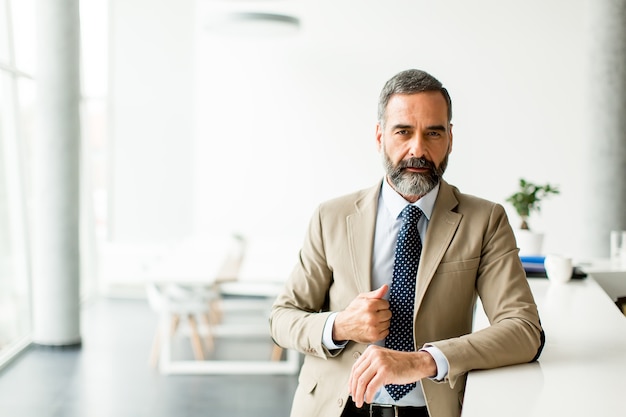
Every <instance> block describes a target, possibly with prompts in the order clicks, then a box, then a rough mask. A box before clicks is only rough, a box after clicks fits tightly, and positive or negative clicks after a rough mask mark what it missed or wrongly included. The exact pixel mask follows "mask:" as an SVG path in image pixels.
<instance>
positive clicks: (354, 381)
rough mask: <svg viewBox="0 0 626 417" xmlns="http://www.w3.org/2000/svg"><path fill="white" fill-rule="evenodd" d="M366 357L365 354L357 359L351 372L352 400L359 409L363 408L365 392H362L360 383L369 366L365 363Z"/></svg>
mask: <svg viewBox="0 0 626 417" xmlns="http://www.w3.org/2000/svg"><path fill="white" fill-rule="evenodd" d="M364 356H365V354H364V355H361V357H359V359H357V361H356V362H355V363H354V364H353V365H352V370H351V371H350V382H349V384H350V393H351V394H352V400H353V401H354V403H355V404H356V405H357V406H358V407H361V405H362V403H363V390H361V387H360V381H361V378H362V377H363V372H364V371H365V370H366V369H367V364H365V363H364Z"/></svg>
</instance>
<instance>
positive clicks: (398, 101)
mask: <svg viewBox="0 0 626 417" xmlns="http://www.w3.org/2000/svg"><path fill="white" fill-rule="evenodd" d="M385 115H386V118H387V120H388V121H389V120H392V119H414V118H419V119H425V120H428V121H429V122H434V121H437V122H438V123H442V124H447V119H448V106H447V103H446V100H445V99H444V97H443V94H441V92H439V91H424V92H420V93H413V94H394V95H392V96H391V98H390V99H389V102H388V103H387V108H386V111H385Z"/></svg>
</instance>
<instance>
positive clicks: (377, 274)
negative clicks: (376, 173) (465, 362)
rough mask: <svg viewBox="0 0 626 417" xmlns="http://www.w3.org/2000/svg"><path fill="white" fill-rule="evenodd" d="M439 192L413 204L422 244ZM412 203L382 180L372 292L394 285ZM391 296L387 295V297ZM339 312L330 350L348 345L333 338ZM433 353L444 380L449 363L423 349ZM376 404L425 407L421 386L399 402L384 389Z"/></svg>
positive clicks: (327, 336)
mask: <svg viewBox="0 0 626 417" xmlns="http://www.w3.org/2000/svg"><path fill="white" fill-rule="evenodd" d="M438 193H439V185H437V186H436V187H435V188H434V189H433V190H431V191H430V192H429V193H428V194H426V195H425V196H423V197H422V198H420V199H419V200H417V201H416V202H415V203H413V204H414V205H416V206H418V207H419V208H420V209H421V210H422V212H424V215H423V216H422V217H421V219H420V221H419V223H418V224H417V226H418V230H419V234H420V237H421V239H422V242H423V241H424V237H425V236H426V229H427V227H428V222H429V221H430V217H431V215H432V212H433V208H434V206H435V200H436V199H437V194H438ZM407 204H409V203H408V202H407V201H406V200H405V199H404V198H403V197H402V196H401V195H400V194H398V193H397V192H396V191H395V190H394V189H393V188H391V186H390V185H389V184H388V183H387V180H386V179H385V180H384V181H383V185H382V190H381V193H380V197H379V199H378V213H377V216H376V230H375V233H374V252H373V254H372V278H371V279H372V290H374V289H376V288H380V287H381V286H382V285H383V284H387V285H389V286H391V277H392V276H393V263H394V252H395V246H396V240H397V238H398V233H399V232H400V228H401V226H402V219H401V218H400V212H401V211H402V210H403V209H404V207H405V206H406V205H407ZM387 297H388V294H387V296H385V298H387ZM337 314H338V313H333V314H331V315H330V317H329V318H328V320H327V321H326V324H325V327H324V335H323V339H322V342H323V343H324V346H326V347H327V348H328V349H331V350H333V349H340V348H342V347H344V346H345V345H346V343H347V342H344V343H340V344H336V343H335V341H334V340H333V339H332V331H333V324H334V322H335V318H336V316H337ZM384 343H385V341H384V340H380V341H378V342H377V343H376V344H377V345H380V346H384ZM421 350H425V351H427V352H428V353H430V354H431V355H432V356H433V358H434V359H435V362H436V364H437V375H436V376H435V377H434V378H433V379H435V380H439V381H440V380H442V379H443V378H445V376H446V375H447V374H448V369H449V367H448V361H447V359H446V357H445V356H444V355H443V353H442V352H441V351H440V350H439V349H437V348H436V347H434V346H429V347H426V348H424V349H421ZM374 403H377V404H395V405H400V406H414V407H419V406H423V405H426V400H425V399H424V394H423V392H422V388H421V384H420V383H419V381H418V383H417V386H416V388H415V389H414V390H413V391H411V392H409V393H408V394H407V395H406V396H404V397H403V398H401V399H400V400H398V401H394V400H393V398H391V396H390V395H389V393H387V390H385V388H384V387H383V388H381V389H380V390H379V391H378V392H377V393H376V395H375V397H374Z"/></svg>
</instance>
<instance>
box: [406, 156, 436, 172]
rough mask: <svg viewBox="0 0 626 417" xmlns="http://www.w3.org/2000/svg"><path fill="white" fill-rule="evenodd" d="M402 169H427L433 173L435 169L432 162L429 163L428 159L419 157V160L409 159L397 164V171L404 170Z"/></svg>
mask: <svg viewBox="0 0 626 417" xmlns="http://www.w3.org/2000/svg"><path fill="white" fill-rule="evenodd" d="M404 168H427V169H429V170H431V171H434V170H435V169H436V166H435V163H434V162H432V161H429V160H428V159H426V158H424V157H421V158H409V159H405V160H403V161H400V163H398V169H404Z"/></svg>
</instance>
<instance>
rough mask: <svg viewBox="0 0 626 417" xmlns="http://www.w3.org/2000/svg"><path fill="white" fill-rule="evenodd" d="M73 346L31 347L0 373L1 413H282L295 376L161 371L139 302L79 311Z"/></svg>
mask: <svg viewBox="0 0 626 417" xmlns="http://www.w3.org/2000/svg"><path fill="white" fill-rule="evenodd" d="M81 327H82V329H83V330H82V337H83V342H82V346H81V347H80V348H76V349H71V348H63V349H60V348H48V347H42V346H36V345H33V346H31V347H29V348H28V349H27V350H26V351H25V352H24V353H22V354H21V355H20V356H18V357H17V358H16V359H15V360H14V361H13V362H11V363H10V364H9V365H8V366H6V367H5V368H4V369H3V370H2V371H0V414H1V415H2V416H16V417H142V416H146V417H147V416H150V417H161V416H172V417H200V416H202V417H211V416H228V417H265V416H267V417H270V416H271V417H280V416H288V415H289V410H290V408H291V398H292V396H293V393H294V391H295V387H296V383H297V376H295V375H287V376H285V375H253V376H245V375H244V376H239V375H237V376H232V375H190V376H187V375H170V376H166V375H161V374H160V373H159V372H158V371H157V370H155V369H152V368H150V366H149V365H148V357H149V351H150V345H151V343H152V337H153V334H154V333H153V332H154V329H155V327H156V316H155V314H154V313H153V312H152V311H151V310H150V309H149V308H148V306H147V304H146V302H145V301H141V300H122V299H99V300H97V301H96V302H93V303H92V304H91V305H89V306H87V307H86V308H85V309H84V312H83V316H82V326H81Z"/></svg>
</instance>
